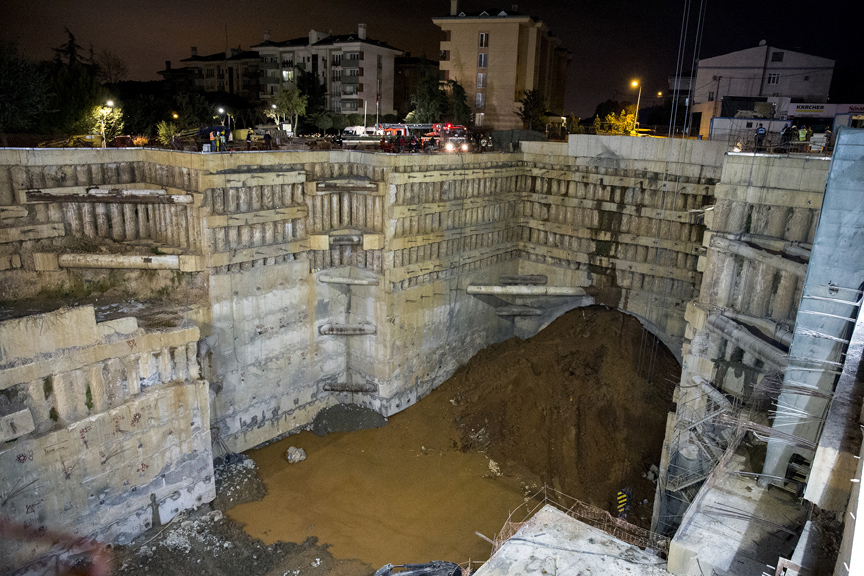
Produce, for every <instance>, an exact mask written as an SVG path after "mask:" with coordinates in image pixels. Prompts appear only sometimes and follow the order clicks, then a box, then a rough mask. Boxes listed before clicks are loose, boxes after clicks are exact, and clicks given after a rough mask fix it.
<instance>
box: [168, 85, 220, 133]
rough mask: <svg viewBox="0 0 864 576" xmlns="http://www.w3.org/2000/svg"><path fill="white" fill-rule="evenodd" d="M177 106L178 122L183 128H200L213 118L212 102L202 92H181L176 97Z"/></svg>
mask: <svg viewBox="0 0 864 576" xmlns="http://www.w3.org/2000/svg"><path fill="white" fill-rule="evenodd" d="M174 104H175V105H176V106H177V123H178V124H179V125H180V128H181V129H189V128H199V127H200V126H202V125H207V124H209V123H210V120H212V119H213V112H212V111H211V110H210V104H208V103H207V100H205V99H204V97H203V96H202V95H201V94H198V93H197V92H196V93H192V94H179V95H177V96H176V97H175V98H174Z"/></svg>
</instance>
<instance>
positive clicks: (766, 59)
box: [692, 41, 834, 136]
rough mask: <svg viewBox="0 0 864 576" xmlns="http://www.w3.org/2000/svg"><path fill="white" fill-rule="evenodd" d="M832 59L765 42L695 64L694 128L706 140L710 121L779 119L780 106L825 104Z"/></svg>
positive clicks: (829, 83) (832, 66) (832, 67)
mask: <svg viewBox="0 0 864 576" xmlns="http://www.w3.org/2000/svg"><path fill="white" fill-rule="evenodd" d="M833 73H834V60H830V59H828V58H821V57H819V56H813V55H810V54H803V53H801V52H793V51H792V50H783V49H781V48H776V47H773V46H769V45H768V44H767V43H765V42H764V41H763V42H761V43H760V45H759V46H757V47H755V48H747V49H745V50H739V51H737V52H730V53H729V54H722V55H720V56H715V57H713V58H703V59H702V60H700V61H699V65H698V68H697V71H696V79H695V82H694V83H693V91H692V98H693V119H692V120H693V128H694V131H695V130H697V129H698V134H701V135H703V136H707V135H708V133H709V131H710V126H711V119H712V118H715V117H734V116H736V115H740V114H739V112H742V111H744V112H753V113H754V114H755V115H756V116H759V117H764V118H774V117H778V115H779V114H780V109H779V106H780V104H781V103H782V104H785V103H790V102H791V103H796V102H807V103H825V102H827V101H828V89H829V88H830V86H831V77H832V76H833Z"/></svg>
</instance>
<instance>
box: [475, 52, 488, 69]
mask: <svg viewBox="0 0 864 576" xmlns="http://www.w3.org/2000/svg"><path fill="white" fill-rule="evenodd" d="M488 62H489V55H488V54H484V53H482V52H481V53H480V54H478V55H477V67H478V68H486V64H488Z"/></svg>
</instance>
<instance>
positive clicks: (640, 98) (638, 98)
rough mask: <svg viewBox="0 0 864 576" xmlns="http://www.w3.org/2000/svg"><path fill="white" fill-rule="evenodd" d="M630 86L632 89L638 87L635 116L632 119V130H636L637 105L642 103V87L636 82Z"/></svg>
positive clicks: (637, 119)
mask: <svg viewBox="0 0 864 576" xmlns="http://www.w3.org/2000/svg"><path fill="white" fill-rule="evenodd" d="M630 85H631V86H633V87H634V88H635V87H636V86H639V96H638V97H637V98H636V116H635V118H633V130H636V127H637V126H639V103H640V102H642V85H641V84H640V83H639V81H638V80H633V82H631V83H630Z"/></svg>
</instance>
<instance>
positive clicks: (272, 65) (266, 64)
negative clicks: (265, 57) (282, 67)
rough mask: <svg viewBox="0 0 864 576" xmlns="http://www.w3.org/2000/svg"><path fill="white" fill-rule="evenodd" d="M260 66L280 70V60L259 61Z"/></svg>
mask: <svg viewBox="0 0 864 576" xmlns="http://www.w3.org/2000/svg"><path fill="white" fill-rule="evenodd" d="M258 68H260V69H261V70H278V69H279V63H278V62H259V63H258Z"/></svg>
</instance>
